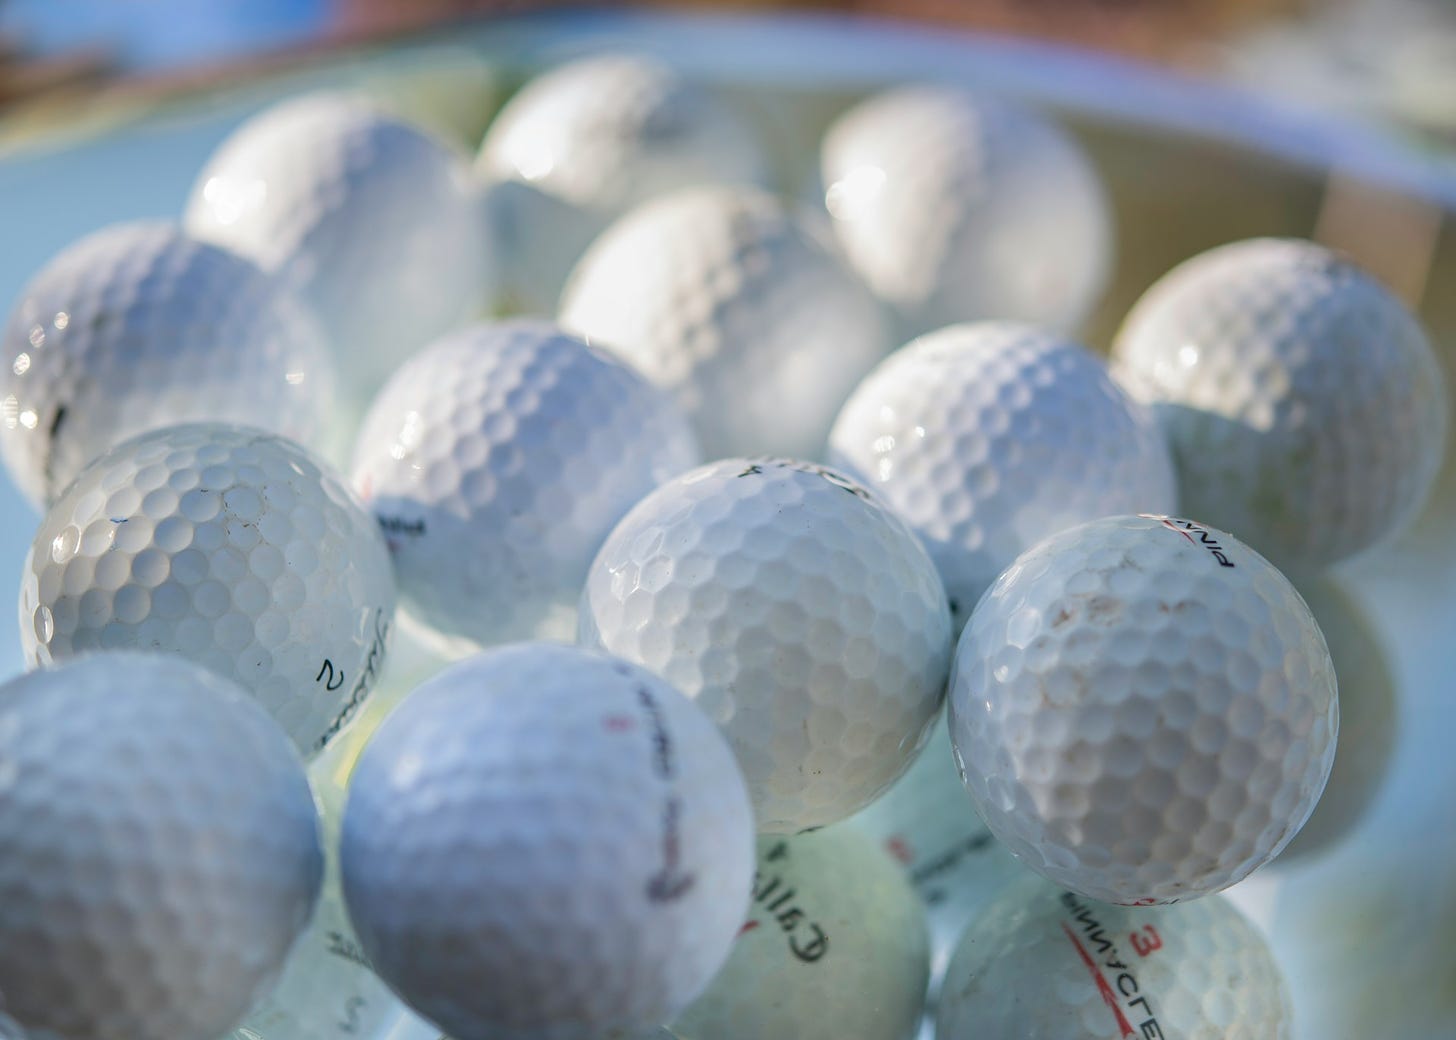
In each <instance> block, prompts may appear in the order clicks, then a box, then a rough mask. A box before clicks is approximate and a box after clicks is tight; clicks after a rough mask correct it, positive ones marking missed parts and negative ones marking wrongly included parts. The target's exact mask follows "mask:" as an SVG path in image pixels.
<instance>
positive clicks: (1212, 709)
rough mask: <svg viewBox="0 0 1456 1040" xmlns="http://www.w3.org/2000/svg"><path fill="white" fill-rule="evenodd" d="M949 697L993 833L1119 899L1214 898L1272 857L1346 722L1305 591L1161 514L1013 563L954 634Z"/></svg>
mask: <svg viewBox="0 0 1456 1040" xmlns="http://www.w3.org/2000/svg"><path fill="white" fill-rule="evenodd" d="M949 706H950V729H951V739H952V741H953V743H954V746H955V749H956V757H957V762H958V764H959V766H960V769H961V775H962V777H963V778H964V780H965V783H966V787H967V789H968V790H969V791H970V792H971V797H972V798H973V799H974V800H975V803H976V807H977V809H978V810H979V811H980V813H981V816H982V818H983V819H984V820H985V821H986V824H987V826H989V827H990V828H991V830H992V832H993V833H995V834H996V836H997V837H999V838H1000V839H1001V840H1002V841H1004V842H1006V844H1007V845H1008V846H1010V848H1011V850H1012V851H1013V852H1014V853H1016V855H1017V856H1019V857H1020V858H1021V859H1022V861H1023V862H1024V863H1026V864H1027V865H1028V866H1030V867H1031V868H1032V869H1034V870H1036V871H1038V872H1040V873H1042V874H1044V875H1045V876H1047V877H1049V878H1051V879H1052V880H1053V881H1055V882H1056V883H1057V884H1060V885H1063V886H1065V887H1067V888H1070V889H1073V890H1074V891H1077V892H1080V893H1082V894H1083V895H1086V896H1088V897H1090V898H1092V899H1100V900H1104V901H1107V902H1111V903H1123V904H1147V903H1169V902H1177V901H1179V900H1183V899H1192V898H1195V897H1198V896H1202V895H1207V894H1208V893H1210V892H1216V891H1218V890H1220V889H1223V888H1226V887H1228V886H1229V885H1232V884H1233V883H1234V882H1236V881H1239V880H1240V879H1242V878H1243V877H1245V876H1247V875H1248V874H1249V873H1250V872H1252V871H1253V870H1254V869H1256V868H1257V867H1259V866H1260V865H1261V864H1263V863H1265V862H1267V861H1268V860H1270V859H1272V858H1273V857H1274V856H1276V855H1277V854H1278V853H1279V851H1280V850H1281V849H1282V848H1283V847H1284V846H1285V844H1287V843H1288V842H1289V840H1290V839H1291V838H1292V837H1293V836H1294V834H1295V832H1296V831H1298V830H1299V828H1300V827H1301V826H1302V825H1303V824H1304V821H1305V820H1306V819H1308V817H1309V815H1310V812H1311V811H1312V810H1313V808H1314V805H1315V802H1316V801H1317V800H1318V798H1319V796H1320V792H1321V791H1322V790H1323V788H1324V785H1325V781H1326V779H1327V778H1328V777H1329V773H1330V765H1331V760H1332V758H1333V755H1334V750H1335V735H1336V730H1337V727H1338V719H1339V704H1338V701H1337V700H1336V696H1335V673H1334V667H1333V665H1332V664H1331V662H1330V655H1329V651H1328V649H1326V646H1325V641H1324V637H1323V635H1321V633H1320V630H1319V627H1318V625H1317V624H1316V623H1315V621H1314V618H1313V617H1311V616H1310V612H1309V608H1308V607H1306V606H1305V604H1304V601H1303V600H1302V599H1300V597H1299V594H1298V593H1297V592H1296V591H1295V590H1294V587H1293V586H1292V585H1290V584H1289V582H1288V580H1287V579H1285V578H1284V576H1283V575H1281V574H1280V573H1279V572H1278V571H1276V570H1275V569H1274V568H1273V567H1272V566H1270V564H1269V563H1268V562H1267V561H1265V560H1264V559H1263V558H1262V557H1260V556H1259V555H1258V554H1256V553H1255V552H1253V550H1251V549H1249V548H1248V547H1247V546H1245V545H1242V544H1241V543H1239V542H1238V541H1236V540H1235V539H1233V538H1232V537H1230V536H1229V535H1227V534H1225V533H1223V532H1221V531H1217V530H1215V529H1213V528H1210V527H1206V526H1204V525H1202V524H1198V523H1195V522H1193V521H1189V520H1179V519H1173V518H1169V517H1135V516H1128V517H1110V518H1106V519H1102V520H1095V521H1092V522H1091V523H1088V524H1084V525H1082V526H1080V527H1075V528H1072V529H1071V530H1068V531H1064V532H1063V533H1061V534H1059V535H1055V536H1053V537H1052V538H1049V539H1047V540H1046V541H1044V542H1042V543H1040V544H1039V545H1037V546H1036V547H1034V548H1033V549H1031V550H1029V551H1027V552H1026V553H1024V554H1022V555H1021V556H1020V557H1018V558H1017V559H1016V561H1015V562H1014V563H1013V564H1012V565H1011V566H1010V567H1009V568H1008V569H1007V571H1006V573H1005V574H1003V575H1002V576H1001V577H1000V578H999V579H998V580H997V581H996V583H995V584H994V585H993V586H992V587H991V589H990V591H989V592H987V593H986V596H985V598H984V599H982V600H981V602H980V604H979V605H978V606H977V607H976V610H975V612H974V613H973V614H972V615H971V619H970V622H969V623H968V624H967V625H966V628H965V631H964V632H963V633H962V635H961V639H960V645H959V647H958V648H957V651H956V658H955V665H954V668H953V670H952V676H951V684H950V693H949Z"/></svg>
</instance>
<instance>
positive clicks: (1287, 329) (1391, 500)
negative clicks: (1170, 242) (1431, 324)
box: [1113, 239, 1449, 569]
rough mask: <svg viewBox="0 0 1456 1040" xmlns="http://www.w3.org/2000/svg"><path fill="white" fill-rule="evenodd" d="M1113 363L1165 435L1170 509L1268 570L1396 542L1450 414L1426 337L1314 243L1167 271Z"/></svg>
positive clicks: (1400, 308) (1224, 251)
mask: <svg viewBox="0 0 1456 1040" xmlns="http://www.w3.org/2000/svg"><path fill="white" fill-rule="evenodd" d="M1113 359H1114V371H1115V372H1116V373H1117V374H1118V376H1119V378H1121V379H1122V380H1123V382H1124V383H1125V385H1126V386H1127V387H1128V389H1129V390H1131V391H1132V392H1133V393H1134V394H1136V395H1137V396H1139V397H1141V398H1142V399H1143V400H1145V401H1147V402H1149V403H1150V404H1152V405H1153V408H1154V412H1155V414H1156V415H1157V416H1158V419H1159V420H1160V422H1161V423H1162V424H1163V427H1164V429H1165V430H1166V431H1167V433H1168V439H1169V443H1170V444H1171V446H1172V449H1173V454H1174V457H1175V459H1176V461H1177V463H1178V469H1179V475H1180V479H1181V487H1182V509H1184V510H1185V511H1187V512H1189V513H1191V514H1192V515H1194V516H1197V517H1199V518H1200V519H1202V520H1204V521H1206V522H1208V523H1211V524H1214V525H1216V526H1218V527H1221V528H1223V529H1225V530H1227V531H1231V532H1232V533H1233V534H1235V535H1237V536H1238V537H1239V538H1241V539H1243V540H1244V541H1246V542H1248V543H1249V544H1250V545H1252V546H1253V547H1254V548H1255V549H1257V550H1259V552H1261V553H1264V554H1265V555H1267V556H1268V557H1269V558H1270V559H1272V560H1274V561H1275V562H1276V563H1278V564H1279V565H1280V566H1283V567H1295V568H1299V569H1307V568H1316V567H1320V566H1323V565H1325V564H1329V563H1333V562H1335V561H1336V560H1339V559H1342V558H1344V557H1346V556H1350V555H1352V554H1354V553H1357V552H1359V551H1361V550H1362V549H1365V548H1367V547H1369V546H1371V545H1373V544H1375V543H1376V542H1378V541H1380V540H1381V539H1382V538H1384V537H1386V536H1387V535H1390V534H1392V533H1394V532H1396V531H1398V530H1399V529H1400V528H1401V527H1402V526H1403V525H1404V524H1405V523H1406V522H1407V521H1408V520H1409V519H1410V518H1411V517H1412V516H1413V515H1414V514H1415V513H1416V512H1417V511H1418V510H1419V508H1420V506H1421V504H1422V503H1423V502H1424V501H1425V498H1426V494H1427V492H1428V490H1429V489H1430V486H1431V483H1432V482H1433V481H1434V479H1435V476H1436V472H1437V471H1438V470H1439V468H1440V464H1441V456H1442V453H1443V452H1444V450H1445V443H1446V426H1447V413H1448V409H1449V405H1448V402H1447V398H1446V390H1445V381H1444V378H1443V376H1442V373H1441V369H1440V365H1439V363H1438V362H1437V361H1436V358H1435V355H1434V354H1433V353H1432V351H1431V347H1430V344H1429V343H1428V342H1427V340H1426V336H1425V333H1424V332H1423V331H1422V329H1421V327H1420V325H1419V323H1418V322H1417V320H1416V319H1415V317H1414V316H1412V314H1411V313H1410V311H1409V310H1407V308H1406V307H1405V305H1404V304H1403V303H1401V302H1400V300H1399V299H1397V298H1396V297H1395V296H1394V295H1393V294H1392V293H1391V292H1389V291H1388V290H1387V289H1385V288H1384V287H1383V286H1381V285H1380V284H1379V283H1378V282H1376V281H1375V280H1374V279H1373V278H1371V277H1370V276H1369V275H1367V274H1365V273H1364V272H1363V271H1361V270H1359V269H1358V268H1357V267H1355V266H1354V265H1353V264H1351V263H1349V262H1347V261H1346V260H1344V259H1342V258H1341V257H1340V256H1338V255H1337V254H1335V253H1332V252H1330V251H1329V250H1327V249H1325V248H1324V247H1322V246H1319V245H1316V244H1314V243H1313V242H1303V241H1296V240H1283V239H1254V240H1250V241H1246V242H1236V243H1233V244H1231V245H1227V246H1221V247H1219V248H1217V249H1213V250H1210V251H1209V252H1207V253H1204V254H1202V255H1200V256H1197V257H1194V258H1193V259H1192V260H1189V261H1187V262H1185V263H1184V264H1182V265H1180V266H1178V267H1176V268H1174V269H1173V270H1172V271H1171V272H1170V273H1169V274H1167V275H1165V276H1164V277H1163V278H1162V279H1161V280H1159V281H1158V282H1157V283H1156V284H1155V285H1154V286H1153V287H1152V288H1151V289H1149V290H1148V291H1147V293H1146V294H1144V296H1143V298H1142V299H1141V300H1139V301H1138V303H1137V305H1136V306H1135V307H1134V308H1133V310H1132V313H1131V314H1129V315H1128V318H1127V321H1126V323H1125V324H1124V325H1123V327H1122V330H1121V331H1120V332H1119V333H1118V337H1117V342H1116V344H1115V346H1114V349H1113Z"/></svg>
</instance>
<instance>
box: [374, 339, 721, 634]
mask: <svg viewBox="0 0 1456 1040" xmlns="http://www.w3.org/2000/svg"><path fill="white" fill-rule="evenodd" d="M699 461H700V459H699V457H698V446H697V441H696V439H695V438H694V437H693V434H692V430H691V429H690V428H689V427H688V424H687V420H686V419H685V418H683V416H682V414H681V413H680V412H679V411H678V410H677V407H676V406H675V405H674V404H673V403H672V400H671V399H670V398H669V397H668V396H667V395H666V394H665V393H663V391H661V390H660V389H658V388H657V387H655V386H653V385H652V384H650V383H648V382H647V381H646V380H644V379H643V378H642V377H641V376H639V375H638V374H637V373H636V372H634V371H632V370H631V369H629V368H627V367H626V366H625V365H622V364H620V363H619V362H618V361H616V360H615V359H614V358H612V357H610V356H609V355H607V354H604V353H602V352H600V351H597V350H595V349H593V348H591V347H589V346H587V345H586V344H585V343H584V342H582V341H581V340H579V339H577V338H576V337H574V336H568V335H565V334H563V333H562V332H560V331H559V330H558V329H557V328H556V327H555V326H554V325H550V324H548V323H546V322H525V321H519V322H508V323H503V324H499V325H485V326H479V327H477V328H474V329H470V330H467V331H464V332H460V333H456V334H454V335H452V336H450V337H448V338H447V339H445V340H443V341H442V342H440V343H438V344H435V345H434V346H432V347H431V348H429V349H428V350H427V351H426V352H425V353H424V354H421V355H420V356H418V357H416V358H414V359H413V360H411V361H410V362H408V363H407V364H406V365H405V366H404V367H403V368H402V369H400V370H399V371H398V372H397V373H395V375H394V376H393V377H392V378H391V379H390V381H389V383H388V384H387V385H386V386H385V388H384V390H383V391H382V392H381V393H380V395H379V397H378V398H377V399H376V400H375V402H374V405H373V406H372V407H371V409H370V411H369V414H368V416H367V417H366V418H365V421H364V425H363V427H362V429H361V430H360V434H359V440H358V443H357V444H356V446H355V451H354V487H355V489H356V490H357V491H358V492H359V494H360V496H361V497H362V498H363V499H364V501H365V503H366V504H367V505H368V506H369V507H370V508H371V509H373V510H374V513H375V515H376V516H378V518H379V521H380V525H381V526H382V527H383V529H384V531H385V535H386V537H387V539H388V541H389V546H390V549H391V551H392V552H393V554H394V562H395V568H396V572H397V573H398V575H399V582H400V591H401V594H402V595H403V596H404V598H405V603H406V607H407V609H408V610H409V612H410V613H411V615H413V617H414V618H415V619H417V620H419V621H423V622H424V623H425V624H426V625H428V626H429V627H430V628H431V629H433V630H434V631H435V632H436V633H439V634H440V636H441V637H442V639H443V640H446V641H448V642H449V644H450V645H451V648H452V649H455V650H457V651H459V650H468V649H469V648H471V647H473V646H474V645H476V644H487V643H498V642H507V641H509V640H512V639H524V638H533V637H534V638H542V639H554V640H558V641H561V642H572V641H573V640H574V639H575V638H576V604H577V600H578V599H580V598H581V585H582V582H583V581H584V580H585V579H586V571H587V567H588V565H590V563H591V561H592V557H593V556H595V555H596V551H597V549H598V548H600V547H601V544H602V542H603V541H604V540H605V539H606V537H607V534H608V532H610V531H611V529H612V526H613V525H614V524H615V523H616V522H617V521H618V520H620V519H621V518H622V516H623V514H625V513H626V512H627V510H628V509H630V508H632V506H633V505H635V504H636V503H637V501H638V500H639V499H641V498H642V497H643V496H644V495H646V494H647V493H648V492H649V491H651V490H652V489H653V488H655V487H657V485H659V484H661V483H662V482H663V481H665V480H667V479H668V478H670V477H674V476H676V475H677V474H679V473H681V472H682V471H683V470H686V469H689V468H691V467H692V466H694V465H696V464H697V463H698V462H699Z"/></svg>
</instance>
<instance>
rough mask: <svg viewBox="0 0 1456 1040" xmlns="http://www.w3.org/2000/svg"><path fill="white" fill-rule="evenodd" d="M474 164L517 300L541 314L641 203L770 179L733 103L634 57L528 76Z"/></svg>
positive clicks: (597, 58) (591, 61)
mask: <svg viewBox="0 0 1456 1040" xmlns="http://www.w3.org/2000/svg"><path fill="white" fill-rule="evenodd" d="M476 169H477V171H478V172H479V173H480V174H481V175H482V176H483V177H484V178H485V180H486V182H487V184H489V185H490V192H491V197H492V200H493V201H494V202H495V204H496V205H497V206H499V207H500V209H498V210H497V219H498V220H499V221H500V223H498V224H497V231H498V232H503V233H502V234H501V235H500V240H499V242H498V244H499V246H500V247H501V250H500V251H501V261H502V268H503V274H504V277H505V279H506V281H507V282H508V283H510V284H509V285H508V287H507V288H508V291H509V292H510V293H511V297H512V301H511V302H512V306H514V307H517V308H521V309H525V310H528V311H532V312H536V313H543V314H549V313H551V312H552V311H553V310H554V309H555V305H556V298H557V296H558V294H559V293H560V291H561V286H562V283H563V282H564V281H565V279H566V275H567V273H568V272H569V271H570V270H571V265H572V264H574V263H575V262H576V260H577V258H578V257H579V256H581V254H582V252H583V251H584V250H585V249H586V247H587V246H588V245H589V244H590V243H591V240H592V239H593V238H595V237H596V236H597V235H598V234H599V233H601V231H602V230H603V229H604V228H605V227H606V226H607V225H608V224H609V223H611V222H612V221H613V220H615V219H616V218H617V217H619V216H621V215H622V214H623V213H625V212H627V210H629V209H631V208H632V207H633V206H635V205H637V204H638V203H640V202H643V201H645V200H647V199H649V198H652V197H653V196H655V195H661V194H664V193H666V192H670V191H674V190H676V189H678V188H687V187H692V186H694V185H699V184H708V183H738V184H756V185H760V186H764V185H766V184H767V183H768V179H769V178H768V170H767V163H766V161H765V159H764V156H763V154H762V150H761V149H760V147H759V145H758V142H757V141H756V140H755V139H754V137H753V134H752V133H751V132H750V131H749V129H748V127H747V126H746V125H745V124H744V123H743V121H742V120H741V119H740V118H739V117H738V115H737V114H736V113H735V112H734V111H733V110H732V109H731V108H729V107H728V106H727V105H725V104H724V103H723V102H721V101H720V100H719V99H718V98H716V97H715V96H714V95H713V94H712V93H711V92H709V91H708V90H707V89H705V88H703V87H701V86H699V85H697V84H695V83H693V82H692V81H690V80H688V79H686V78H684V77H683V76H681V75H680V74H678V73H677V72H676V71H674V70H673V69H671V68H669V67H668V66H667V65H665V64H663V63H661V62H659V61H656V60H655V59H652V58H647V57H642V56H638V55H629V54H608V55H599V56H594V57H590V58H583V59H580V60H578V61H573V62H570V63H568V64H565V65H562V66H560V67H558V68H555V69H552V70H550V71H548V72H545V73H543V74H542V75H540V76H537V77H536V78H535V79H533V80H531V81H530V82H529V83H527V84H526V85H525V86H524V87H522V88H521V90H520V91H519V92H518V93H517V94H516V95H515V96H514V97H513V98H511V100H510V101H508V102H507V103H506V105H505V107H504V108H502V109H501V111H500V114H499V115H497V116H496V118H495V121H494V122H493V123H491V126H490V129H489V131H487V133H486V135H485V140H484V142H483V143H482V144H481V147H480V155H479V156H478V158H477V159H476Z"/></svg>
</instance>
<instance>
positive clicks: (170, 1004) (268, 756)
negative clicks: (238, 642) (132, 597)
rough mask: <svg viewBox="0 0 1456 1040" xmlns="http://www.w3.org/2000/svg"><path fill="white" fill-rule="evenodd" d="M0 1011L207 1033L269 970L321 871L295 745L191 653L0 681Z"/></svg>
mask: <svg viewBox="0 0 1456 1040" xmlns="http://www.w3.org/2000/svg"><path fill="white" fill-rule="evenodd" d="M0 775H3V777H4V781H5V782H4V784H3V785H0V845H3V847H4V849H5V855H4V856H0V1007H3V1008H4V1011H5V1014H7V1015H9V1016H11V1017H12V1018H13V1019H15V1020H16V1021H18V1022H19V1023H20V1024H21V1025H22V1026H23V1027H24V1028H25V1029H26V1030H27V1032H26V1033H25V1034H24V1035H25V1037H26V1040H115V1038H117V1037H130V1038H134V1040H209V1038H211V1037H215V1036H217V1035H218V1034H220V1033H222V1032H224V1031H225V1030H227V1029H228V1028H230V1027H231V1026H232V1025H233V1024H234V1023H236V1022H237V1020H238V1019H239V1018H241V1017H242V1015H243V1013H244V1012H246V1011H247V1009H248V1007H249V1005H250V1004H252V1002H253V1001H254V1000H255V999H256V998H257V997H258V996H260V995H261V994H262V993H264V992H265V991H266V990H267V988H268V987H269V986H270V985H271V984H272V982H273V980H274V979H276V978H277V976H278V972H279V971H280V970H281V969H282V967H283V962H284V958H285V957H286V956H287V954H288V951H289V948H290V947H291V946H292V945H293V943H294V940H295V939H296V937H297V936H298V934H299V933H300V932H301V931H302V930H303V928H304V926H305V925H306V924H307V923H308V920H309V916H310V914H311V913H312V911H313V907H314V901H315V899H316V898H317V895H318V890H319V880H320V876H321V874H322V872H323V853H322V850H321V848H320V845H319V829H318V817H317V814H316V813H315V810H314V804H313V800H312V798H311V797H310V794H309V789H308V781H307V779H306V778H305V776H304V772H303V768H302V766H301V764H300V763H299V761H298V756H297V754H296V753H295V752H294V750H293V748H292V747H291V746H290V744H289V742H288V740H287V738H286V737H285V736H284V735H283V733H282V732H281V731H280V730H279V729H278V726H277V724H276V723H274V722H273V721H272V720H271V719H269V718H268V717H267V715H266V714H264V712H263V711H262V710H261V709H259V708H258V707H257V705H255V704H253V703H251V701H250V699H249V698H248V697H247V695H246V694H245V692H244V691H243V690H241V689H239V688H238V687H237V686H236V685H234V684H233V683H230V682H227V681H226V680H224V679H220V678H218V677H217V676H215V675H213V674H212V673H210V672H207V671H205V670H204V669H201V668H198V667H197V666H196V665H193V664H190V663H188V662H186V661H181V660H178V659H176V658H169V657H163V656H159V655H145V656H144V655H140V654H97V655H93V656H90V657H87V658H85V659H82V660H79V661H72V662H68V663H66V664H64V665H61V666H59V667H56V668H54V669H49V670H46V671H41V672H35V673H32V674H30V675H26V676H23V677H21V678H19V679H15V680H13V681H11V682H10V683H8V684H7V685H5V686H4V687H0Z"/></svg>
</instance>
